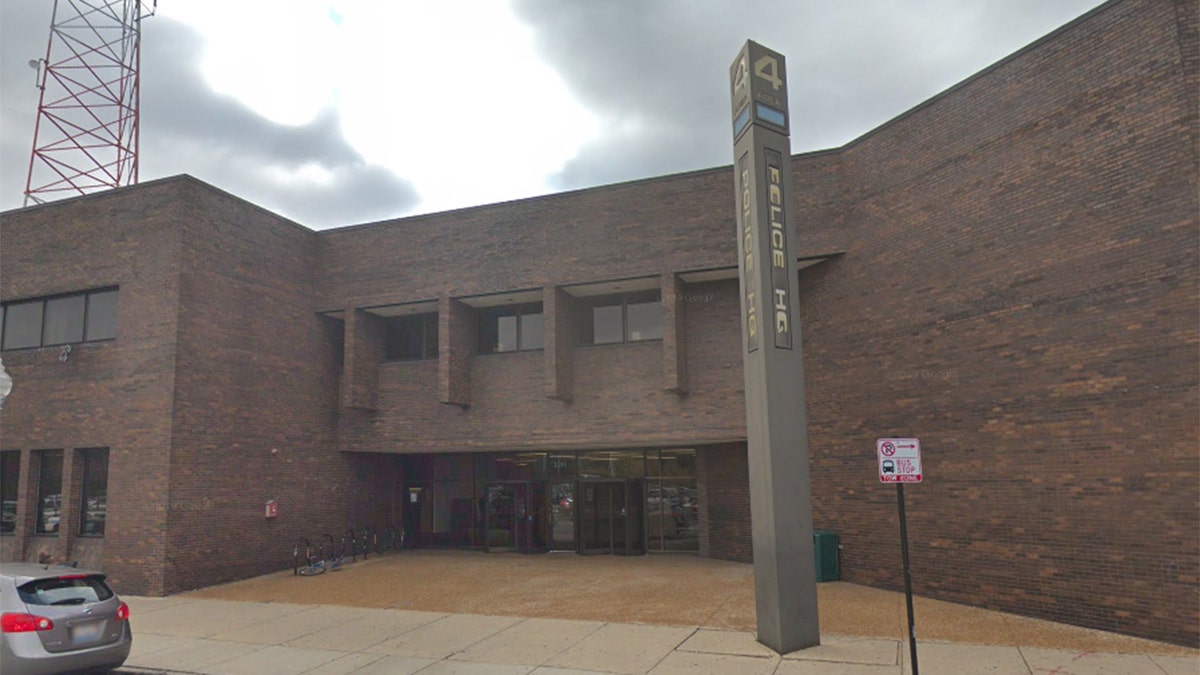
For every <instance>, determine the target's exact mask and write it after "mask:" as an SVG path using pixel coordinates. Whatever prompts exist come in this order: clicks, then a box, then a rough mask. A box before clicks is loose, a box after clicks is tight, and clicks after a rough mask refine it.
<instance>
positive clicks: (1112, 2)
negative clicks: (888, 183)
mask: <svg viewBox="0 0 1200 675" xmlns="http://www.w3.org/2000/svg"><path fill="white" fill-rule="evenodd" d="M1124 1H1125V0H1108V2H1105V3H1103V4H1101V5H1099V6H1097V7H1093V8H1092V9H1089V10H1088V11H1087V12H1084V13H1083V14H1080V15H1079V16H1077V17H1075V18H1074V19H1071V20H1070V21H1068V22H1067V23H1064V24H1063V25H1061V26H1059V27H1058V28H1055V29H1054V30H1052V31H1050V32H1049V33H1046V34H1045V35H1043V36H1042V37H1040V38H1038V39H1036V40H1034V41H1033V42H1030V43H1029V44H1027V45H1025V46H1024V47H1021V48H1020V49H1018V50H1017V51H1015V52H1013V53H1011V54H1009V55H1008V56H1005V57H1004V58H1002V59H1000V60H999V61H996V62H995V63H993V64H991V65H990V66H987V67H985V68H983V69H982V70H979V71H977V72H975V73H973V74H971V75H968V76H967V77H965V78H963V79H962V80H959V81H958V82H956V83H954V84H952V85H950V86H949V87H947V88H945V89H943V90H941V91H939V92H938V93H936V94H934V95H933V96H930V97H929V98H927V99H925V100H924V101H921V102H920V103H918V104H916V105H914V106H913V107H911V108H909V109H908V110H905V111H904V112H902V113H900V114H899V115H896V116H895V117H893V118H891V119H889V120H888V121H886V122H884V123H882V124H880V125H879V126H877V127H875V128H873V129H869V130H868V131H865V132H863V134H862V135H861V136H857V137H855V138H854V139H852V140H850V141H848V142H846V144H845V145H842V146H841V147H840V148H838V149H839V150H848V149H850V148H851V147H853V146H855V145H858V144H859V143H861V142H863V141H865V140H866V139H868V138H870V137H871V136H874V135H875V134H877V133H880V132H882V131H883V130H884V129H887V128H888V127H891V126H893V125H895V124H898V123H900V122H901V121H902V120H905V119H907V118H908V117H910V116H912V115H915V114H917V113H918V112H920V111H922V110H924V109H925V108H929V107H932V106H933V105H935V104H937V103H940V102H941V101H942V99H944V98H947V97H949V96H950V95H951V94H954V93H957V92H958V91H959V90H962V89H965V88H967V87H968V86H970V85H971V84H972V83H973V82H975V81H976V80H978V79H981V78H983V77H985V76H987V75H990V74H992V73H993V72H994V71H996V70H999V69H1001V68H1003V67H1004V66H1006V65H1008V64H1009V63H1010V62H1012V61H1015V60H1016V59H1018V58H1020V57H1022V56H1024V55H1025V54H1028V53H1029V52H1032V51H1034V50H1036V49H1038V48H1040V47H1041V46H1042V45H1044V44H1046V43H1047V42H1052V41H1054V40H1056V39H1058V38H1059V36H1061V35H1062V34H1063V33H1067V32H1070V31H1072V30H1074V29H1075V28H1076V27H1078V26H1079V25H1080V24H1082V23H1086V22H1087V21H1090V20H1091V19H1092V18H1093V17H1094V16H1096V15H1098V14H1102V13H1104V12H1106V11H1108V10H1110V9H1112V8H1113V7H1114V6H1116V5H1118V4H1120V3H1122V2H1124Z"/></svg>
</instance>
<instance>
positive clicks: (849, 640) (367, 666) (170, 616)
mask: <svg viewBox="0 0 1200 675" xmlns="http://www.w3.org/2000/svg"><path fill="white" fill-rule="evenodd" d="M125 600H126V601H127V602H128V603H129V606H130V609H131V621H132V625H133V630H134V647H133V653H132V654H131V656H130V658H129V661H128V662H127V664H126V666H125V668H122V672H130V673H136V672H186V673H207V674H212V675H272V674H279V675H297V674H299V673H306V674H310V675H335V674H337V675H341V674H347V673H357V674H361V675H367V674H376V673H378V674H388V675H392V674H400V673H417V672H420V673H423V674H428V675H434V674H441V675H445V674H450V673H454V674H462V675H472V674H475V673H480V674H482V673H497V674H500V675H503V674H507V673H513V674H517V673H536V674H538V675H552V674H556V675H569V674H571V673H597V672H599V673H631V674H640V673H653V674H654V675H662V674H668V673H687V674H689V675H690V674H694V673H722V674H723V673H729V674H731V675H754V674H759V673H761V674H763V675H768V674H772V673H776V674H779V675H786V674H794V675H800V674H805V675H807V674H821V675H890V674H895V675H901V674H902V673H909V672H910V668H909V658H908V654H907V651H908V650H907V644H903V643H901V641H898V640H894V639H876V638H862V637H848V636H838V635H825V636H823V637H822V644H821V646H819V647H814V648H812V649H806V650H803V651H799V652H794V653H792V654H787V655H785V656H782V657H780V656H779V655H777V654H775V653H774V652H772V651H771V650H769V649H767V648H766V647H764V646H762V645H761V644H759V643H758V642H756V641H755V640H754V636H753V634H751V633H749V632H743V631H733V630H716V629H711V628H700V627H695V626H664V625H646V624H624V623H610V622H601V621H575V620H569V619H548V618H521V617H512V616H486V615H478V614H446V613H439V612H426V611H415V610H406V609H372V608H357V607H340V606H313V605H298V604H288V603H278V602H235V601H226V600H206V599H199V598H194V597H187V596H174V597H168V598H140V597H126V598H125ZM917 654H918V657H919V666H920V671H921V672H922V673H925V674H926V675H938V674H947V675H949V674H953V675H969V674H971V673H989V674H996V675H1003V674H1005V673H1013V674H1020V675H1037V674H1043V673H1044V674H1051V673H1052V674H1054V675H1086V674H1095V675H1101V674H1103V675H1112V674H1116V673H1131V674H1139V675H1140V674H1142V673H1145V674H1147V675H1164V674H1166V675H1197V673H1200V660H1198V659H1197V658H1193V657H1184V656H1163V655H1152V654H1112V653H1090V652H1080V651H1070V650H1054V649H1045V648H1032V647H997V646H984V645H969V644H960V643H949V642H919V643H918V650H917Z"/></svg>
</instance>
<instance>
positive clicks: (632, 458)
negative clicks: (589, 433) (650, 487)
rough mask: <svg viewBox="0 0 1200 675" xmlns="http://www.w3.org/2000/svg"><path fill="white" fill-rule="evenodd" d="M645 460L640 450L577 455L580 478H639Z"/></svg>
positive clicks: (644, 469) (644, 465)
mask: <svg viewBox="0 0 1200 675" xmlns="http://www.w3.org/2000/svg"><path fill="white" fill-rule="evenodd" d="M645 475H646V459H645V455H644V453H643V452H642V451H641V450H618V451H596V452H588V453H583V454H580V455H579V477H580V478H641V477H642V476H645Z"/></svg>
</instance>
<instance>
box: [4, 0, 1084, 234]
mask: <svg viewBox="0 0 1200 675" xmlns="http://www.w3.org/2000/svg"><path fill="white" fill-rule="evenodd" d="M90 1H91V2H92V4H103V2H102V0H90ZM61 4H64V5H65V4H66V3H61ZM118 4H119V3H118ZM1099 4H1101V3H1100V2H1099V0H905V1H900V0H841V1H839V2H833V1H831V0H736V1H734V0H510V1H508V2H504V1H503V0H457V1H451V2H429V1H428V0H423V1H420V2H416V1H409V0H394V1H388V2H381V1H379V0H322V1H316V0H162V2H160V3H159V7H158V11H157V14H156V15H155V16H154V17H153V18H149V19H146V20H145V21H144V23H143V29H142V85H141V151H140V162H141V169H140V175H141V179H142V180H143V181H145V180H149V179H153V178H159V177H163V176H169V175H174V174H178V173H189V174H192V175H193V176H196V177H197V178H200V179H201V180H204V181H207V182H209V183H212V184H213V185H216V186H218V187H220V188H222V189H224V190H227V191H229V192H232V193H234V194H236V195H238V196H240V197H243V198H245V199H248V200H250V201H252V202H255V203H257V204H259V205H261V206H264V207H266V208H268V209H270V210H272V211H275V212H277V213H280V214H283V215H285V216H288V217H290V218H292V219H294V220H296V221H298V222H300V223H303V224H305V225H308V226H310V227H313V228H327V227H336V226H341V225H350V224H355V223H361V222H368V221H372V220H379V219H383V218H390V217H395V216H401V215H410V214H415V213H424V212H429V211H441V210H446V209H452V208H458V207H463V206H472V205H477V204H486V203H491V202H496V201H503V200H508V199H518V198H522V197H529V196H533V195H538V194H546V193H549V192H556V191H561V190H570V189H575V188H582V187H589V186H594V185H602V184H606V183H613V182H619V181H625V180H633V179H639V178H646V177H650V176H656V175H661V174H666V173H675V172H680V171H691V170H695V169H703V168H708V167H713V166H720V165H725V164H729V163H730V162H731V161H732V140H731V138H730V131H729V128H730V126H729V119H728V105H729V102H728V97H729V94H728V89H727V86H728V85H727V82H726V78H727V69H728V66H729V63H730V62H731V61H732V60H733V57H734V56H735V55H736V53H737V51H738V50H739V49H740V48H741V46H742V44H743V43H744V42H745V40H746V39H747V38H750V39H754V40H756V41H758V42H760V43H762V44H764V45H766V46H768V47H770V48H772V49H774V50H776V51H778V52H781V53H782V54H783V55H784V56H785V57H786V58H787V63H788V77H789V82H788V86H789V89H790V95H791V101H790V106H791V116H792V139H791V140H792V150H793V151H794V152H805V151H809V150H818V149H822V148H829V147H836V146H839V145H842V144H844V143H846V142H848V141H850V140H853V139H854V138H856V137H858V136H859V135H861V134H863V133H865V132H867V131H869V130H870V129H872V128H874V127H876V126H878V125H879V124H881V123H883V122H885V121H887V120H889V119H891V118H892V117H895V116H896V115H898V114H900V113H902V112H904V111H905V110H907V109H909V108H911V107H913V106H914V105H917V104H919V103H920V102H922V101H924V100H925V99H927V98H929V97H930V96H933V95H935V94H937V93H938V92H940V91H942V90H944V89H946V88H947V87H949V86H951V85H953V84H954V83H956V82H958V81H960V80H962V79H964V78H966V77H968V76H970V75H971V74H973V73H975V72H977V71H979V70H981V69H983V68H985V67H987V66H988V65H990V64H992V63H994V62H995V61H997V60H999V59H1001V58H1003V57H1005V56H1006V55H1008V54H1010V53H1012V52H1014V51H1016V50H1018V49H1020V48H1021V47H1023V46H1025V45H1027V44H1029V43H1030V42H1032V41H1034V40H1036V39H1038V38H1039V37H1041V36H1043V35H1045V34H1046V33H1049V32H1051V31H1053V30H1054V29H1055V28H1057V27H1059V26H1061V25H1062V24H1064V23H1067V22H1068V21H1070V20H1072V19H1074V18H1075V17H1077V16H1079V15H1081V14H1083V13H1085V12H1087V11H1088V10H1090V9H1092V8H1093V7H1095V6H1097V5H1099ZM52 6H53V2H51V0H3V1H2V2H0V71H2V72H0V105H2V110H3V114H2V115H0V209H5V210H7V209H10V208H15V207H19V206H20V205H21V204H22V200H23V192H24V189H25V177H26V171H27V168H28V162H29V152H30V148H31V145H32V141H33V125H34V120H35V117H36V109H37V93H38V90H37V89H36V88H35V86H34V85H35V78H36V73H35V71H34V70H32V69H30V68H29V66H28V61H29V60H30V59H34V58H37V57H40V56H43V55H44V54H45V50H46V41H47V38H48V36H49V26H50V19H51V11H52Z"/></svg>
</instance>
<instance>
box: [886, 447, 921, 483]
mask: <svg viewBox="0 0 1200 675" xmlns="http://www.w3.org/2000/svg"><path fill="white" fill-rule="evenodd" d="M875 454H876V455H878V456H879V482H880V483H920V482H921V441H920V440H918V439H916V438H881V439H879V440H877V441H875Z"/></svg>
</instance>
